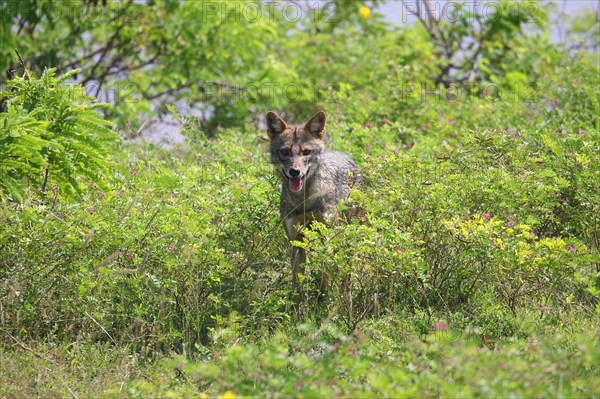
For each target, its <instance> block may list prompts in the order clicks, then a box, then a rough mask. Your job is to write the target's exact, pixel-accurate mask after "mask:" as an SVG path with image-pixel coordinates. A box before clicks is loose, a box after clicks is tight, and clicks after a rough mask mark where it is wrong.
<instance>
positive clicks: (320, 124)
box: [304, 111, 327, 140]
mask: <svg viewBox="0 0 600 399" xmlns="http://www.w3.org/2000/svg"><path fill="white" fill-rule="evenodd" d="M325 122H327V115H325V112H324V111H319V112H317V113H316V114H314V115H313V117H312V118H310V119H309V121H308V122H306V125H304V129H305V130H308V131H309V132H310V134H312V135H313V137H314V138H316V139H319V140H321V139H322V138H323V135H324V134H325Z"/></svg>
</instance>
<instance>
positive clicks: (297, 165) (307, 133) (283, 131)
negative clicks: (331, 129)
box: [267, 111, 327, 192]
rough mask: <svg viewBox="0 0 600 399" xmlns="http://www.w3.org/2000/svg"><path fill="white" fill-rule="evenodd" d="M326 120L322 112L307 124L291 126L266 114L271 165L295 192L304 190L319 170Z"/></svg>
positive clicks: (269, 113)
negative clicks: (308, 179)
mask: <svg viewBox="0 0 600 399" xmlns="http://www.w3.org/2000/svg"><path fill="white" fill-rule="evenodd" d="M326 120H327V117H326V115H325V112H323V111H319V112H317V113H316V114H315V115H314V116H313V117H312V118H310V119H309V120H308V122H306V123H305V124H304V125H297V126H290V125H288V124H287V123H286V122H285V121H284V120H283V119H281V118H280V117H279V116H277V114H275V113H274V112H268V113H267V133H268V134H269V138H270V139H271V163H273V165H275V168H276V170H277V171H278V173H279V174H280V176H281V178H282V179H283V181H284V183H285V182H286V181H287V182H288V183H289V188H290V190H291V191H293V192H297V191H300V190H302V188H303V187H304V185H305V181H306V179H307V178H309V177H310V176H311V174H312V173H314V171H315V170H316V168H317V167H318V163H317V162H318V159H319V154H321V152H322V151H323V150H324V149H325V145H324V144H323V135H324V134H325V122H326Z"/></svg>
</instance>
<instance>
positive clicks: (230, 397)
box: [217, 391, 235, 399]
mask: <svg viewBox="0 0 600 399" xmlns="http://www.w3.org/2000/svg"><path fill="white" fill-rule="evenodd" d="M217 398H218V399H235V394H234V393H233V392H231V391H227V392H225V393H224V394H222V395H219V396H217Z"/></svg>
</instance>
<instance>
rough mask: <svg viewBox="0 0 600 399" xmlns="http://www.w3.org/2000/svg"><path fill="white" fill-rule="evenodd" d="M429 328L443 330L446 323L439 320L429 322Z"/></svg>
mask: <svg viewBox="0 0 600 399" xmlns="http://www.w3.org/2000/svg"><path fill="white" fill-rule="evenodd" d="M431 329H432V330H435V331H444V330H445V329H446V323H444V322H443V321H440V322H439V323H435V322H434V323H431Z"/></svg>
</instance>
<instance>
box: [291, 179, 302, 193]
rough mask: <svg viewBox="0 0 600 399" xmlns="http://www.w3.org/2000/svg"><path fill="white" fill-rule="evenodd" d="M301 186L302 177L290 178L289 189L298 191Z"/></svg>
mask: <svg viewBox="0 0 600 399" xmlns="http://www.w3.org/2000/svg"><path fill="white" fill-rule="evenodd" d="M300 188H302V179H301V178H299V177H292V178H290V190H292V191H298V190H300Z"/></svg>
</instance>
